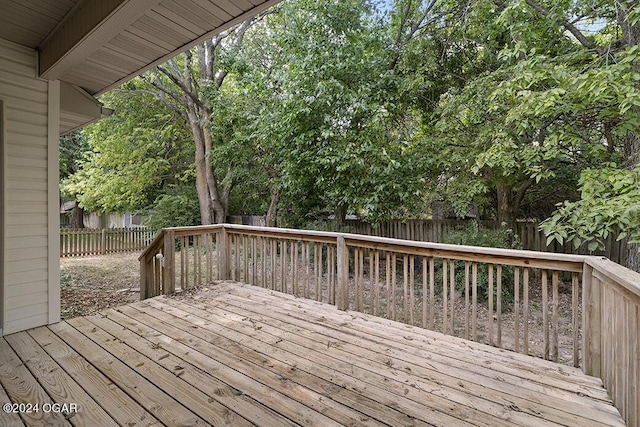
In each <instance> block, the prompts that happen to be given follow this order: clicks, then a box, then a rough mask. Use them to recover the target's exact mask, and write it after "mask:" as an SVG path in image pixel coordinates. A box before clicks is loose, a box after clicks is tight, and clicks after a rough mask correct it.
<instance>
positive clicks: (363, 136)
mask: <svg viewBox="0 0 640 427" xmlns="http://www.w3.org/2000/svg"><path fill="white" fill-rule="evenodd" d="M639 20H640V6H638V5H637V4H636V2H632V1H628V0H620V1H616V2H615V4H614V3H612V2H610V1H605V0H578V1H551V0H513V1H500V0H468V1H462V2H460V1H450V0H394V1H381V2H376V1H367V0H345V1H336V0H315V1H312V0H287V1H285V2H282V3H281V4H279V5H278V6H276V7H274V8H272V9H270V10H268V11H266V12H264V13H263V14H261V15H260V16H258V17H256V18H252V19H251V20H249V21H246V22H244V23H241V24H239V25H238V26H236V27H234V28H231V29H229V30H228V31H226V32H224V33H222V34H220V35H219V36H216V37H215V38H213V39H211V40H207V41H204V42H203V43H202V44H201V45H199V46H197V47H195V48H193V49H191V50H190V51H188V52H186V53H185V54H183V55H180V56H179V57H176V58H174V59H172V60H170V61H169V62H167V63H166V64H163V65H160V66H158V67H156V68H155V69H153V70H151V71H149V72H148V73H146V74H145V75H143V76H142V77H141V78H139V79H136V80H135V81H133V82H130V83H128V84H126V85H124V86H123V87H121V88H120V89H119V90H118V91H115V92H113V93H110V94H106V95H105V96H104V99H103V101H104V102H105V103H107V104H108V105H109V106H110V107H112V108H114V109H115V110H116V113H115V114H114V116H112V117H111V118H109V119H107V120H105V121H103V122H101V123H98V124H95V125H93V126H91V127H89V128H87V129H86V130H85V131H83V135H84V137H85V138H86V139H87V141H88V143H89V146H90V150H89V152H88V154H87V155H86V157H85V160H84V162H83V164H82V167H81V168H80V169H79V170H78V171H74V173H73V174H72V175H71V176H70V177H69V178H68V179H67V180H66V181H65V184H64V187H65V188H66V189H67V190H68V191H69V192H72V193H74V194H77V195H78V196H77V197H78V200H79V201H80V202H81V204H82V205H83V206H85V207H88V208H91V209H96V210H102V211H105V210H123V209H144V208H149V207H150V206H152V205H153V203H154V202H156V201H158V200H162V202H163V203H165V204H167V205H168V206H173V205H171V203H174V202H175V203H178V205H179V206H183V207H185V209H186V207H187V206H189V205H188V204H186V203H183V202H184V200H182V201H180V200H178V199H175V197H178V196H179V195H180V194H183V195H186V194H190V195H191V196H189V197H193V195H194V194H195V195H196V196H197V199H198V207H199V212H198V215H196V216H198V217H199V218H200V220H201V221H202V222H203V223H211V222H219V221H222V220H224V216H225V215H226V214H228V213H245V214H268V217H269V223H270V224H275V218H276V217H277V218H279V219H280V221H281V222H283V221H286V222H287V223H288V224H293V225H301V224H302V223H304V222H305V221H307V220H308V219H309V217H310V216H312V215H311V214H316V215H321V216H322V215H325V216H327V215H328V213H329V212H333V213H335V215H336V218H337V219H338V220H340V219H342V218H344V217H345V215H346V214H347V213H353V214H357V215H359V216H362V217H365V218H367V219H368V220H369V221H372V222H375V221H379V220H381V219H384V218H392V217H395V218H409V217H428V215H429V214H430V213H431V209H432V204H433V202H436V201H437V202H445V203H446V204H448V205H450V206H452V207H453V208H454V209H455V210H456V211H457V212H458V213H459V214H463V213H464V212H466V211H467V209H468V207H469V205H470V204H473V205H476V206H478V207H479V209H480V212H481V216H482V217H484V218H494V219H497V220H498V221H501V222H506V223H507V224H511V223H514V222H515V221H517V220H521V219H535V220H540V221H544V220H546V221H545V222H544V223H543V228H544V230H545V232H546V233H547V234H548V235H549V236H550V239H553V238H555V239H558V240H560V241H562V242H563V241H565V240H571V241H573V242H575V244H576V245H578V244H581V243H585V242H586V244H587V245H588V248H589V249H590V250H594V249H597V248H599V247H601V246H602V244H603V241H604V239H605V238H606V237H607V236H608V235H609V234H611V233H614V234H616V235H617V237H618V238H620V239H627V240H629V241H630V242H631V243H633V242H635V241H638V240H639V239H640V200H639V198H640V187H639V186H638V173H639V172H638V171H639V170H638V166H637V165H638V152H639V151H640V143H639V137H638V135H640V129H639V127H640V92H639V91H640V62H639V61H638V58H639V55H640V48H639V47H638V41H639V37H640V25H639ZM186 188H192V189H195V191H191V192H188V191H186ZM181 189H182V190H185V191H182V190H181ZM164 196H166V197H169V199H166V198H162V197H164ZM172 197H174V198H172ZM159 198H162V199H159ZM169 202H171V203H169ZM190 209H193V207H192V208H190ZM182 217H184V218H187V217H189V218H192V217H191V216H189V215H185V216H182ZM632 247H633V245H630V248H632ZM632 258H633V257H632ZM637 258H638V257H636V260H637ZM639 267H640V266H636V267H635V268H636V269H637V268H639Z"/></svg>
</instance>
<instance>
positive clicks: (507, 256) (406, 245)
mask: <svg viewBox="0 0 640 427" xmlns="http://www.w3.org/2000/svg"><path fill="white" fill-rule="evenodd" d="M223 227H224V228H225V229H227V230H229V231H232V230H238V231H244V232H247V233H250V234H256V235H269V236H274V237H278V236H282V237H285V236H286V237H287V238H292V239H300V240H314V239H316V240H317V241H327V240H330V241H331V242H333V241H336V240H337V238H338V236H342V237H344V239H345V240H346V242H347V244H349V245H355V246H361V247H367V248H371V249H385V248H387V249H389V250H395V251H400V252H407V253H414V252H415V253H417V254H419V255H425V256H436V257H438V256H441V257H444V258H455V259H461V260H470V261H489V262H500V261H504V262H505V263H508V264H513V265H518V266H531V267H540V268H549V269H559V270H564V271H576V272H581V271H582V265H583V263H584V261H585V259H586V258H588V256H585V255H572V254H557V253H552V252H537V251H524V250H515V249H500V248H487V247H480V246H463V245H451V244H444V243H432V242H418V241H413V240H401V239H392V238H388V237H376V236H365V235H361V234H350V233H336V232H329V231H313V230H294V229H286V228H270V227H253V226H247V225H237V224H224V225H223ZM310 238H311V239H310ZM487 258H488V259H487Z"/></svg>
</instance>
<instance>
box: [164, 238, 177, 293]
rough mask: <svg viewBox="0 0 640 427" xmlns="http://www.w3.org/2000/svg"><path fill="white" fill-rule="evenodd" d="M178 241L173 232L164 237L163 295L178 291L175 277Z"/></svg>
mask: <svg viewBox="0 0 640 427" xmlns="http://www.w3.org/2000/svg"><path fill="white" fill-rule="evenodd" d="M175 251H176V239H175V234H174V231H173V230H167V232H166V233H165V235H164V269H163V270H162V282H163V284H164V289H163V293H164V294H165V295H168V294H171V293H173V292H175V290H176V276H175V272H174V269H175Z"/></svg>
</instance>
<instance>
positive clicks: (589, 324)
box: [582, 263, 601, 377]
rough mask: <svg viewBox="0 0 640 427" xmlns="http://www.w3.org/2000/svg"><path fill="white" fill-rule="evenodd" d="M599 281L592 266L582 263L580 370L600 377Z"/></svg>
mask: <svg viewBox="0 0 640 427" xmlns="http://www.w3.org/2000/svg"><path fill="white" fill-rule="evenodd" d="M600 301H601V298H600V283H599V281H598V280H594V277H593V267H591V266H590V265H588V264H587V263H585V264H584V266H583V269H582V339H583V343H582V360H583V362H582V370H583V371H584V373H585V374H587V375H591V376H594V377H600V374H601V363H600V362H601V349H600V317H601V316H600V314H601V313H600Z"/></svg>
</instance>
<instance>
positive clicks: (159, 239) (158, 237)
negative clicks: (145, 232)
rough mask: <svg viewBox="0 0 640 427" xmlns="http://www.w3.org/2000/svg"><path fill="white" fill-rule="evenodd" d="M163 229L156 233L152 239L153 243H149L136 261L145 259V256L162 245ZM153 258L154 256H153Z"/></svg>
mask: <svg viewBox="0 0 640 427" xmlns="http://www.w3.org/2000/svg"><path fill="white" fill-rule="evenodd" d="M164 232H165V231H164V229H162V230H160V231H158V234H156V237H155V238H154V239H153V241H151V243H149V245H148V246H147V248H146V249H145V250H144V251H143V252H142V253H141V254H140V256H139V257H138V261H140V260H141V259H142V258H145V257H146V256H148V255H149V253H150V252H153V251H155V250H156V248H157V247H158V245H161V244H163V242H164ZM154 256H155V254H154Z"/></svg>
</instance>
